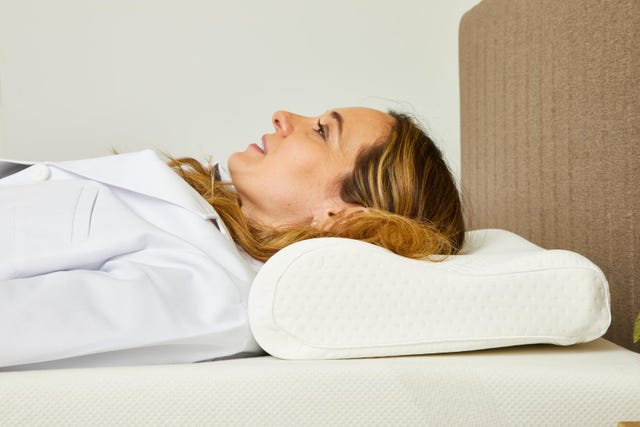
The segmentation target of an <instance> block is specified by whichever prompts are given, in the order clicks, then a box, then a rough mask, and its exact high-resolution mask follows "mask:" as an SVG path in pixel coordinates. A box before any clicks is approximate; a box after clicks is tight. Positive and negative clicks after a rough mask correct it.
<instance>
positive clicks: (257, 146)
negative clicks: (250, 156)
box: [249, 144, 264, 154]
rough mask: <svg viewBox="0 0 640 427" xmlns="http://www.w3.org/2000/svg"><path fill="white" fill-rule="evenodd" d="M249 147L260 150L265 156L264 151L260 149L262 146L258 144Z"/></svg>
mask: <svg viewBox="0 0 640 427" xmlns="http://www.w3.org/2000/svg"><path fill="white" fill-rule="evenodd" d="M249 147H251V148H254V149H256V150H258V151H259V152H261V153H262V154H264V150H262V148H260V146H259V145H258V144H251V145H249Z"/></svg>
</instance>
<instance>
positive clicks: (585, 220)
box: [459, 0, 640, 351]
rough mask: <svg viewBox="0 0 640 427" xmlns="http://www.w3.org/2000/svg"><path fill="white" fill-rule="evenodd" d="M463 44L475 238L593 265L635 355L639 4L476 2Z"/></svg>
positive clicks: (467, 179)
mask: <svg viewBox="0 0 640 427" xmlns="http://www.w3.org/2000/svg"><path fill="white" fill-rule="evenodd" d="M459 43H460V45H459V47H460V97H461V122H462V128H461V144H462V147H461V151H462V162H461V164H462V189H463V194H464V195H465V197H466V198H467V202H468V210H467V218H468V222H469V223H470V226H471V228H488V227H497V228H505V229H508V230H511V231H514V232H516V233H519V234H521V235H523V236H525V237H527V238H529V239H530V240H532V241H533V242H535V243H537V244H538V245H541V246H543V247H546V248H562V249H569V250H573V251H576V252H579V253H581V254H583V255H585V256H587V257H588V258H590V259H591V260H592V261H594V262H595V263H596V264H598V265H599V266H600V267H601V268H602V269H603V270H604V272H605V274H606V275H607V278H608V280H609V284H610V289H611V300H612V312H613V321H612V324H611V327H610V329H609V331H608V333H607V334H606V336H605V337H606V338H608V339H609V340H611V341H613V342H616V343H617V344H619V345H622V346H624V347H627V348H629V349H632V350H634V351H640V342H638V343H636V344H634V343H633V323H634V320H635V318H636V316H637V315H638V313H639V312H640V147H639V146H640V1H638V0H616V1H614V0H611V1H593V0H572V1H556V0H535V1H532V0H483V1H482V2H481V3H479V4H478V5H477V6H476V7H474V8H473V9H471V10H470V11H469V12H467V13H466V14H465V15H464V17H463V18H462V21H461V23H460V39H459Z"/></svg>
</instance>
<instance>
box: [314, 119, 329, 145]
mask: <svg viewBox="0 0 640 427" xmlns="http://www.w3.org/2000/svg"><path fill="white" fill-rule="evenodd" d="M317 126H318V128H317V129H314V130H315V131H316V132H318V133H319V134H320V136H321V137H322V139H324V140H325V141H326V140H327V132H326V130H325V127H324V125H323V124H322V123H320V120H318V125H317Z"/></svg>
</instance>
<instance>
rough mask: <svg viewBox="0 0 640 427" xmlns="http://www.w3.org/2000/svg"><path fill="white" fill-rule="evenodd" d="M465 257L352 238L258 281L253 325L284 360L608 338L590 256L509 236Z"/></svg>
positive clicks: (481, 242) (606, 310)
mask: <svg viewBox="0 0 640 427" xmlns="http://www.w3.org/2000/svg"><path fill="white" fill-rule="evenodd" d="M462 253H463V254H461V255H456V256H451V257H449V258H448V259H447V260H445V261H443V262H429V261H417V260H412V259H407V258H404V257H400V256H398V255H395V254H393V253H391V252H389V251H387V250H384V249H382V248H379V247H377V246H374V245H371V244H367V243H363V242H359V241H355V240H348V239H338V238H323V239H311V240H306V241H302V242H299V243H296V244H294V245H291V246H288V247H287V248H285V249H283V250H282V251H280V252H278V253H277V254H276V255H275V256H273V257H272V258H271V259H270V260H269V261H268V262H267V263H265V265H264V266H263V267H262V269H261V270H260V272H259V273H258V275H257V277H256V279H255V281H254V283H253V286H252V288H251V292H250V295H249V321H250V324H251V330H252V332H253V334H254V336H255V338H256V340H257V342H258V344H260V346H261V347H262V348H263V349H264V350H265V351H266V352H268V353H270V354H271V355H273V356H277V357H281V358H285V359H339V358H354V357H375V356H397V355H409V354H427V353H443V352H457V351H466V350H478V349H486V348H495V347H506V346H513V345H521V344H535V343H550V344H558V345H571V344H576V343H580V342H586V341H591V340H594V339H596V338H598V337H600V336H602V335H603V334H604V333H605V332H606V330H607V328H608V327H609V324H610V322H611V314H610V307H609V306H610V302H609V286H608V283H607V280H606V278H605V276H604V274H603V273H602V271H601V270H600V269H599V268H598V267H597V266H596V265H595V264H593V263H592V262H591V261H589V260H588V259H587V258H585V257H583V256H581V255H579V254H577V253H575V252H570V251H566V250H545V249H542V248H540V247H538V246H536V245H534V244H533V243H531V242H529V241H527V240H526V239H524V238H522V237H520V236H518V235H516V234H514V233H511V232H509V231H505V230H497V229H488V230H476V231H470V232H467V234H466V243H465V247H464V250H463V252H462Z"/></svg>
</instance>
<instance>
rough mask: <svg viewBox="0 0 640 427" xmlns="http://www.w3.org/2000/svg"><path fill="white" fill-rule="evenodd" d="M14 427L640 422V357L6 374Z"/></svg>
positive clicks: (457, 357)
mask: <svg viewBox="0 0 640 427" xmlns="http://www.w3.org/2000/svg"><path fill="white" fill-rule="evenodd" d="M0 414H2V421H0V423H2V424H6V425H23V424H30V425H32V424H47V425H52V424H53V425H114V424H118V425H178V424H180V425H267V426H271V425H272V426H276V425H278V426H281V425H322V426H326V425H384V426H389V425H407V426H417V425H420V426H424V425H486V426H489V425H491V426H495V425H562V426H571V425H575V426H578V425H580V426H615V425H616V423H617V422H618V421H623V420H627V421H628V420H640V354H636V353H633V352H630V351H628V350H626V349H624V348H622V347H619V346H617V345H615V344H613V343H611V342H609V341H607V340H605V339H602V338H601V339H598V340H596V341H592V342H590V343H585V344H580V345H575V346H571V347H556V346H552V345H546V344H544V345H529V346H520V347H511V348H502V349H494V350H482V351H473V352H466V353H454V354H441V355H422V356H403V357H386V358H368V359H346V360H295V361H292V360H282V359H277V358H274V357H271V356H261V357H252V358H244V359H232V360H219V361H214V362H204V363H196V364H188V365H156V366H138V367H116V368H88V369H87V368H81V369H58V370H43V371H21V372H3V373H0Z"/></svg>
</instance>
